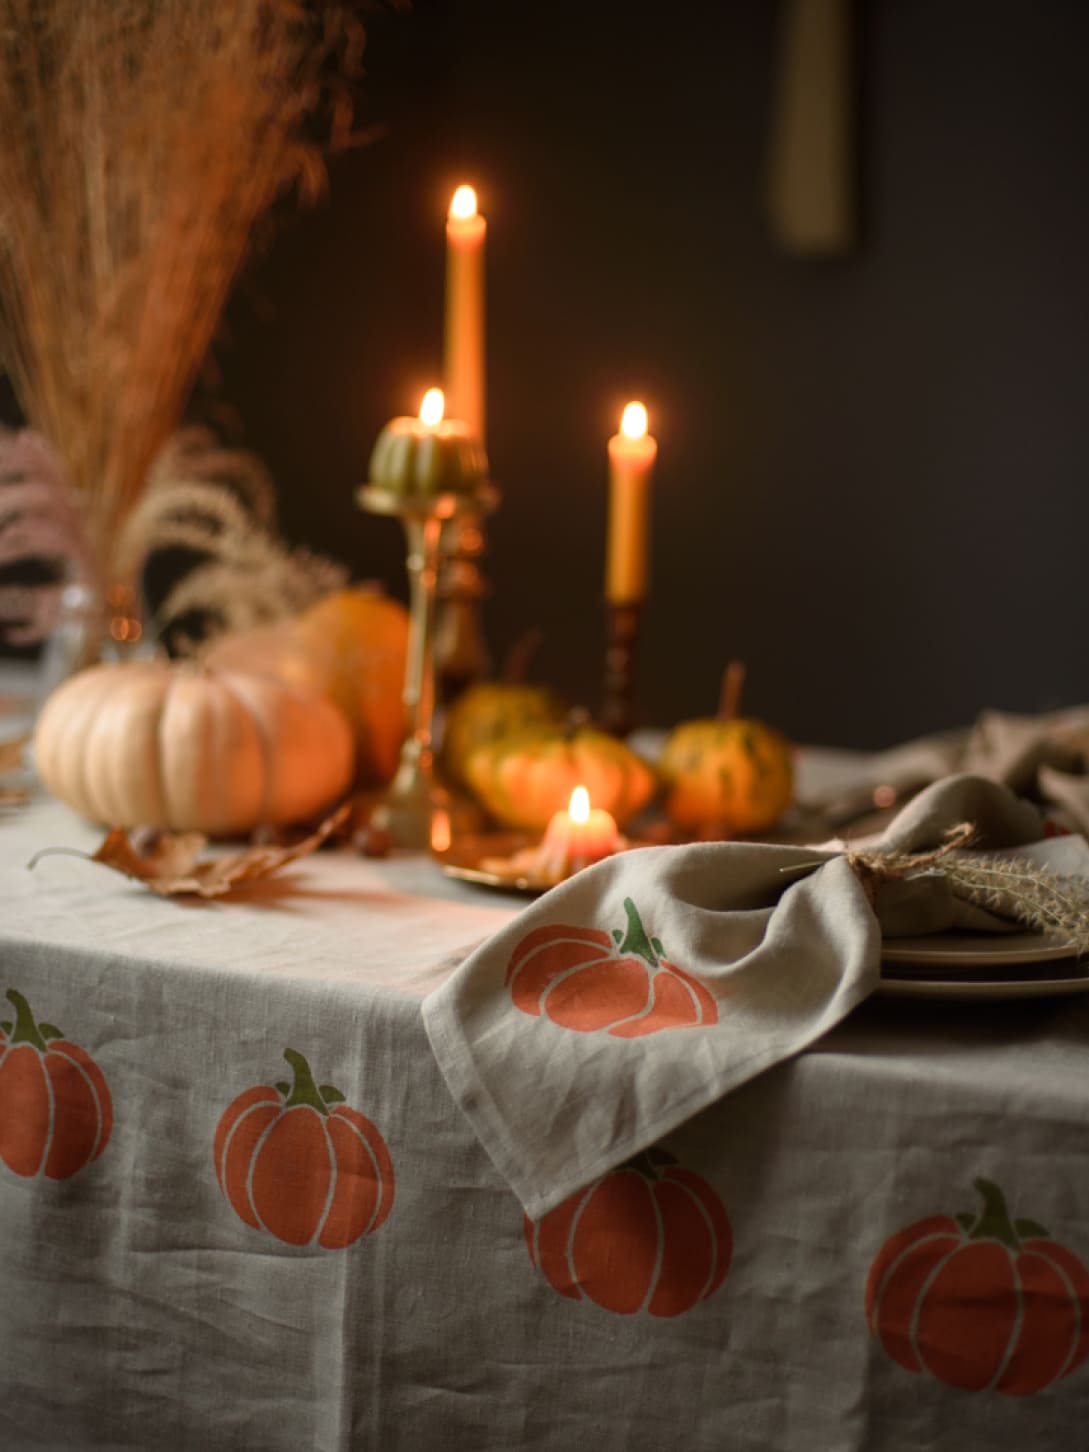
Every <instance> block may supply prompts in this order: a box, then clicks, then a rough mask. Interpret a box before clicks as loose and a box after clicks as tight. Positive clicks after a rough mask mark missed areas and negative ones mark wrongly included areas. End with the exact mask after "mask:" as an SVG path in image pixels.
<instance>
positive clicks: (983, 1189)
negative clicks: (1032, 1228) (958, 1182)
mask: <svg viewBox="0 0 1089 1452" xmlns="http://www.w3.org/2000/svg"><path fill="white" fill-rule="evenodd" d="M974 1184H975V1188H976V1189H977V1190H978V1192H979V1194H980V1195H981V1196H982V1198H983V1209H982V1210H981V1211H980V1214H979V1219H978V1220H977V1221H976V1222H975V1224H974V1225H973V1226H972V1228H971V1230H969V1232H968V1239H969V1240H997V1241H998V1242H999V1244H1000V1245H1004V1246H1005V1247H1006V1249H1007V1250H1013V1251H1018V1250H1020V1249H1021V1239H1020V1236H1019V1235H1018V1234H1017V1231H1016V1230H1014V1228H1013V1221H1012V1220H1011V1219H1010V1212H1009V1210H1008V1209H1007V1208H1006V1197H1005V1196H1004V1195H1003V1193H1002V1191H1001V1190H1000V1189H999V1188H998V1186H997V1185H996V1184H994V1183H993V1181H991V1180H976V1181H974Z"/></svg>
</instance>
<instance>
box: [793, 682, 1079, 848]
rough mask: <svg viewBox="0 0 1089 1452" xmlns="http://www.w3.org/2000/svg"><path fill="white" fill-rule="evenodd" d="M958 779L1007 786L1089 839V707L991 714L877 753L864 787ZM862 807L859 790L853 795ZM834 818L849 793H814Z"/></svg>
mask: <svg viewBox="0 0 1089 1452" xmlns="http://www.w3.org/2000/svg"><path fill="white" fill-rule="evenodd" d="M954 774H961V775H972V776H982V777H986V778H987V779H988V780H989V781H997V782H1002V783H1003V784H1004V785H1006V786H1008V787H1009V788H1010V789H1011V790H1012V791H1014V792H1016V793H1018V794H1019V795H1020V796H1023V797H1027V798H1030V799H1031V800H1032V801H1034V802H1037V803H1039V804H1040V805H1042V806H1043V807H1044V808H1045V809H1047V810H1048V811H1049V812H1050V813H1051V815H1052V816H1054V817H1055V819H1056V820H1058V821H1059V822H1061V823H1062V824H1063V825H1065V826H1067V827H1069V828H1072V829H1073V830H1075V831H1077V832H1081V833H1083V834H1085V835H1089V706H1072V707H1069V708H1067V709H1065V710H1062V711H1054V712H1049V713H1046V714H1043V715H1038V716H1026V715H1018V714H1015V713H1013V712H1009V711H993V710H992V711H984V712H982V713H981V715H980V716H979V717H977V719H976V721H975V724H974V725H973V726H971V727H969V728H967V729H965V730H958V731H947V732H940V733H936V734H934V735H931V736H922V737H918V738H917V739H915V740H914V741H907V742H903V743H902V744H900V745H899V746H894V747H891V748H890V749H889V750H887V751H882V752H876V753H875V754H874V755H873V756H872V757H871V758H870V760H869V762H868V763H867V766H866V769H865V772H864V773H863V774H862V777H861V779H860V781H859V784H858V786H859V788H862V789H864V790H865V793H866V794H872V791H873V789H874V788H876V787H884V788H886V789H887V790H888V791H889V792H890V794H892V793H896V792H898V791H899V792H900V793H901V794H902V793H903V791H904V790H905V789H906V790H914V789H917V788H918V786H919V785H920V784H921V783H924V782H935V781H940V780H941V779H943V778H945V777H948V776H952V775H954ZM847 796H848V797H849V798H850V800H851V801H852V802H854V803H858V802H860V801H862V800H863V799H864V798H863V796H861V795H860V792H859V790H852V791H851V792H849V793H848V794H847ZM806 805H807V806H808V807H809V808H812V809H826V810H828V811H829V812H830V813H831V815H832V816H833V817H836V816H838V815H839V814H840V812H841V809H842V808H843V806H844V805H845V803H844V800H843V793H842V790H841V789H837V790H836V791H834V792H831V793H828V794H826V795H824V796H821V795H819V794H817V795H811V796H810V799H809V801H808V803H807V804H806Z"/></svg>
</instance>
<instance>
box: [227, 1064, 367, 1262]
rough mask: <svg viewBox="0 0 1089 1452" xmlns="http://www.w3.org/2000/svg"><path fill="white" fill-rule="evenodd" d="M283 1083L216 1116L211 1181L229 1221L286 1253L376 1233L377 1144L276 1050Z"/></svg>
mask: <svg viewBox="0 0 1089 1452" xmlns="http://www.w3.org/2000/svg"><path fill="white" fill-rule="evenodd" d="M284 1058H285V1059H286V1060H287V1061H288V1063H289V1064H290V1065H291V1068H292V1071H293V1074H294V1082H293V1084H290V1085H289V1084H286V1083H285V1084H281V1085H277V1086H273V1085H264V1084H262V1085H256V1086H254V1088H252V1089H247V1090H245V1091H244V1092H243V1093H241V1094H240V1095H238V1097H237V1098H236V1099H234V1100H233V1101H232V1102H231V1103H230V1104H229V1105H228V1106H227V1108H226V1110H224V1112H223V1115H222V1117H221V1119H220V1121H219V1125H218V1127H217V1129H216V1134H215V1143H214V1146H213V1152H214V1157H215V1168H216V1178H217V1179H218V1181H219V1186H220V1189H221V1190H222V1191H223V1193H224V1195H225V1196H226V1197H227V1199H228V1200H229V1201H230V1203H231V1206H232V1208H233V1209H234V1211H235V1213H236V1214H237V1215H238V1216H239V1218H240V1219H241V1220H243V1221H245V1223H246V1224H247V1225H249V1226H252V1227H253V1228H254V1229H255V1230H266V1231H268V1232H269V1234H271V1235H274V1236H275V1237H276V1238H277V1239H278V1240H282V1241H284V1242H285V1243H286V1244H288V1245H318V1246H321V1248H322V1249H323V1250H342V1249H343V1248H344V1247H345V1246H347V1245H351V1244H352V1242H353V1241H356V1240H358V1239H359V1238H360V1236H362V1235H370V1234H372V1233H373V1232H374V1231H375V1230H377V1229H379V1227H380V1226H381V1225H383V1224H384V1223H385V1221H386V1219H387V1218H388V1216H389V1213H390V1210H391V1209H392V1207H393V1196H394V1172H393V1161H392V1160H391V1159H390V1154H389V1150H388V1148H387V1146H386V1142H385V1140H384V1139H383V1137H382V1135H381V1134H380V1133H379V1131H378V1130H377V1128H376V1127H375V1126H374V1125H373V1124H372V1123H371V1121H370V1120H369V1119H367V1117H366V1116H365V1115H363V1114H361V1113H360V1112H359V1110H357V1109H352V1108H350V1107H349V1106H348V1105H347V1104H344V1103H342V1102H341V1101H342V1100H343V1095H342V1094H340V1092H339V1090H336V1089H334V1088H333V1087H332V1086H331V1085H327V1084H326V1085H322V1086H321V1087H320V1088H319V1087H318V1085H317V1084H315V1082H314V1078H313V1075H312V1073H311V1070H310V1065H309V1064H308V1063H307V1061H306V1059H305V1058H303V1056H302V1054H300V1053H298V1052H297V1051H296V1050H294V1049H286V1050H285V1051H284Z"/></svg>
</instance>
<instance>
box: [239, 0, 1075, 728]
mask: <svg viewBox="0 0 1089 1452" xmlns="http://www.w3.org/2000/svg"><path fill="white" fill-rule="evenodd" d="M777 11H778V6H777V5H776V4H774V3H771V0H705V3H690V4H687V5H654V4H633V3H631V0H592V3H587V0H549V3H542V0H537V3H529V0H517V3H513V0H416V4H415V5H414V6H413V7H412V8H411V9H409V10H403V11H400V12H388V13H385V14H383V15H381V16H377V17H375V19H374V20H373V21H372V22H371V25H370V43H369V47H368V55H367V60H368V79H367V85H366V91H365V97H364V108H363V115H364V119H365V120H368V121H379V122H382V123H384V125H385V131H384V134H383V136H382V137H381V138H380V139H377V140H375V141H374V142H372V143H371V144H370V145H369V146H368V147H366V148H364V149H362V150H360V151H358V152H355V153H353V154H351V155H349V156H346V157H344V158H342V159H340V160H339V161H338V162H337V163H336V164H335V165H334V168H333V171H332V177H331V190H330V194H329V198H328V200H327V202H326V203H325V204H324V205H323V206H322V207H320V208H319V209H318V210H317V211H315V212H313V213H311V214H308V215H306V216H300V217H297V218H295V219H293V220H292V221H291V223H290V225H289V226H288V227H287V228H286V229H285V230H284V231H283V232H282V233H281V234H280V235H279V237H278V238H277V240H276V242H275V245H274V246H273V248H272V249H271V251H270V252H269V253H268V254H267V255H266V256H265V257H264V258H263V260H262V261H261V262H260V264H259V265H257V266H256V267H255V268H253V269H252V270H251V273H250V275H249V277H248V278H247V280H246V284H245V286H244V287H242V288H240V290H239V293H238V295H237V297H236V298H235V300H234V302H233V304H232V306H231V309H230V313H229V319H228V322H229V342H228V343H227V345H226V346H225V347H224V348H223V350H222V351H221V356H220V361H221V365H222V374H223V377H222V394H223V397H224V399H225V401H226V402H227V403H228V404H230V405H231V407H232V408H233V410H234V412H235V416H236V421H237V426H238V428H239V431H240V436H241V437H242V438H243V439H244V440H245V441H246V442H247V443H248V444H249V445H251V446H252V447H254V448H255V449H257V450H258V451H259V452H260V453H261V454H262V455H263V456H264V457H265V458H266V460H267V461H268V463H269V464H270V466H271V467H272V469H273V471H274V473H275V475H276V478H277V480H278V483H279V487H280V491H281V518H282V524H283V526H284V530H285V532H286V533H287V535H288V536H289V537H290V538H292V539H293V540H296V541H299V542H305V543H308V544H309V545H311V546H312V547H314V548H315V549H317V550H319V551H322V552H324V553H328V554H331V555H334V556H335V557H337V558H340V559H342V560H344V561H345V562H346V563H348V564H349V565H350V566H351V568H352V570H353V572H354V574H355V575H357V576H358V577H360V578H365V577H368V576H377V577H379V578H382V579H384V580H385V581H386V583H387V584H388V586H389V587H390V588H391V589H392V590H394V591H395V592H396V593H401V594H403V593H404V588H405V587H404V579H403V550H402V547H401V541H400V537H399V535H398V532H397V527H396V526H395V525H393V524H392V523H390V522H387V521H379V520H374V519H372V518H370V517H369V516H365V515H361V514H360V513H359V512H358V511H357V510H356V509H355V507H354V505H353V502H352V496H353V489H354V487H355V485H356V484H357V483H358V482H359V481H360V480H361V478H362V477H363V475H364V473H365V467H366V461H367V458H368V455H369V452H370V448H371V444H372V442H373V440H374V437H375V435H376V434H377V432H378V430H379V428H380V427H381V425H382V424H383V422H384V421H385V420H386V419H387V418H389V417H390V416H391V415H393V414H397V413H403V412H411V411H414V409H415V406H416V403H417V400H418V398H419V395H420V393H421V392H422V391H423V388H424V387H425V386H427V385H428V384H429V383H430V382H432V381H436V380H437V379H438V377H439V371H440V360H441V323H442V272H443V216H444V210H445V206H446V203H447V201H448V198H449V195H450V192H451V190H452V188H453V186H454V184H455V183H456V182H458V181H461V180H466V179H468V180H472V181H473V182H475V184H476V185H477V187H478V190H479V192H480V196H481V206H482V210H483V211H484V212H485V213H486V215H487V217H488V222H489V256H488V285H489V304H490V311H489V319H488V344H489V408H490V421H489V444H490V451H491V456H492V463H493V471H494V473H495V476H496V478H497V479H498V480H499V481H501V483H502V484H503V486H504V488H505V498H504V502H503V506H502V509H501V512H500V513H499V515H498V516H497V517H496V518H495V520H494V523H493V525H492V527H491V528H490V531H489V550H490V552H489V555H488V558H487V562H486V565H487V572H488V575H489V577H490V580H491V582H492V586H493V593H492V596H491V599H490V600H489V601H488V604H487V608H486V626H487V632H488V636H489V640H490V643H491V646H492V648H493V652H494V654H495V655H496V657H497V658H502V656H503V654H504V652H505V650H506V649H507V648H508V647H509V646H510V644H511V643H512V642H513V641H514V640H515V639H516V638H517V637H519V636H520V635H521V634H522V633H523V632H524V631H525V630H527V629H528V628H530V627H532V626H540V627H542V628H543V630H544V632H545V638H544V645H543V647H542V649H541V652H540V655H539V658H538V673H539V674H540V675H542V676H544V677H546V678H548V679H550V680H552V681H553V682H554V683H555V684H556V685H558V686H560V687H562V688H564V689H565V690H566V691H567V692H568V693H569V694H570V695H572V696H573V697H575V698H576V699H581V700H583V701H584V702H586V703H587V704H588V705H591V706H593V705H594V704H596V702H597V699H598V684H599V679H600V656H601V587H602V577H603V559H604V536H605V480H606V458H605V441H606V438H607V437H608V435H609V434H610V433H611V432H613V431H614V430H615V427H616V422H617V418H618V414H619V409H620V406H621V405H622V403H623V402H624V401H625V399H626V398H628V397H634V396H638V397H643V398H645V400H646V402H647V403H648V406H649V408H650V411H651V420H652V429H653V432H654V433H655V434H656V435H657V437H658V439H659V444H660V454H659V468H658V472H657V477H656V493H655V499H654V525H653V528H654V562H653V593H652V597H651V600H650V602H649V604H648V609H647V612H646V621H645V631H644V649H643V654H642V659H641V682H640V689H641V701H642V713H643V716H644V719H645V720H646V721H647V722H648V723H650V724H661V725H664V724H668V723H669V722H671V721H674V720H677V719H679V718H681V717H684V716H689V715H693V714H705V713H707V712H709V711H710V710H711V709H712V708H713V706H714V702H715V697H716V692H717V684H718V678H719V675H720V672H721V669H722V667H723V664H724V663H725V661H726V660H727V659H728V658H730V657H738V658H741V659H743V660H745V661H746V662H747V664H748V668H749V683H748V687H747V706H748V708H749V709H750V710H751V711H752V712H754V713H757V714H760V715H763V716H765V717H766V718H768V719H770V720H773V721H775V722H776V723H777V724H779V725H780V726H781V727H783V728H784V729H785V730H786V731H788V732H789V733H791V734H792V735H793V736H794V737H796V738H798V739H805V740H810V741H817V742H830V743H840V744H845V745H861V746H877V745H882V744H886V743H889V742H892V741H895V740H898V739H901V738H903V737H906V736H909V735H912V734H914V733H916V732H920V731H924V730H928V729H932V728H940V727H945V726H951V725H956V724H961V723H963V722H966V721H969V720H970V719H972V717H973V716H974V715H975V714H976V713H977V712H978V711H979V710H980V709H981V708H983V707H986V706H999V707H1005V708H1009V709H1017V710H1026V711H1034V710H1038V709H1043V708H1047V707H1051V706H1055V705H1060V704H1066V703H1072V702H1076V701H1081V700H1085V699H1089V651H1087V650H1086V648H1085V647H1084V646H1083V643H1082V642H1083V638H1084V636H1085V634H1086V628H1087V626H1089V599H1087V590H1086V582H1085V569H1084V561H1085V557H1086V553H1087V547H1089V467H1087V466H1089V425H1087V422H1086V407H1085V404H1086V397H1085V395H1086V384H1087V381H1089V267H1087V261H1086V259H1087V258H1089V204H1087V194H1086V172H1085V158H1086V140H1087V127H1086V123H1087V120H1089V101H1087V99H1086V96H1087V90H1086V87H1085V84H1084V66H1085V58H1086V56H1087V55H1089V6H1087V5H1086V4H1084V3H1083V0H869V3H863V4H861V5H860V6H859V35H860V56H859V68H860V74H861V79H862V115H861V128H862V130H861V149H862V156H861V161H862V177H863V185H864V201H865V218H866V229H865V236H864V239H863V244H862V246H861V248H860V250H859V251H858V252H857V254H856V255H855V256H854V257H852V258H850V259H847V260H843V261H836V262H812V261H809V262H807V261H799V260H797V259H795V258H791V257H787V256H785V255H784V254H782V253H781V252H778V251H777V250H776V249H775V248H774V246H773V245H772V243H771V241H770V239H769V234H768V229H767V226H766V221H765V217H764V214H763V205H762V188H763V182H764V165H765V156H766V147H767V138H768V123H769V116H770V108H771V95H772V77H773V56H774V40H775V27H776V20H777Z"/></svg>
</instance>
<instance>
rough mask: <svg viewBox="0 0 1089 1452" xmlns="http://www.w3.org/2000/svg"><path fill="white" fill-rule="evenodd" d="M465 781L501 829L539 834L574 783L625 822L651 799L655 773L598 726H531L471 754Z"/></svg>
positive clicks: (564, 804) (562, 806)
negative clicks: (520, 828) (500, 825)
mask: <svg viewBox="0 0 1089 1452" xmlns="http://www.w3.org/2000/svg"><path fill="white" fill-rule="evenodd" d="M465 778H466V780H467V781H468V784H469V786H470V787H471V788H472V790H473V792H474V793H475V794H476V796H477V797H478V798H479V799H480V801H481V802H482V803H483V805H484V806H485V807H487V809H488V811H489V812H491V814H492V816H494V817H495V818H496V819H497V820H498V821H500V822H502V823H503V824H504V826H507V827H522V828H525V829H526V830H527V831H543V830H544V828H545V827H547V826H548V823H549V821H550V819H551V817H552V814H553V813H554V812H559V811H562V810H564V809H565V808H566V807H567V805H568V803H569V802H570V800H571V793H572V792H573V791H574V789H575V788H576V787H577V786H584V787H585V788H586V790H587V791H588V792H589V794H590V801H591V803H592V805H593V806H595V807H603V808H604V809H605V811H607V812H611V813H612V815H613V816H614V817H615V818H616V820H617V822H618V823H619V824H620V825H621V826H623V825H624V823H625V822H628V821H630V820H631V818H632V817H634V816H635V815H636V814H637V813H639V812H640V811H642V809H643V808H644V807H645V806H646V805H647V803H648V802H649V801H650V799H651V797H652V796H653V795H654V790H655V785H656V782H655V776H654V772H653V770H652V769H651V768H650V766H648V765H647V763H646V762H645V761H644V760H643V759H642V757H640V756H637V755H636V753H635V752H634V751H632V750H631V748H630V747H628V746H625V744H624V743H623V742H622V741H618V740H617V739H616V738H615V737H612V736H607V735H606V734H605V733H604V732H603V731H595V730H592V729H590V728H583V729H581V730H578V731H573V732H572V731H564V730H562V729H560V728H558V727H556V726H529V727H526V728H524V729H523V730H520V731H517V732H515V733H514V734H513V735H511V736H504V737H501V738H499V739H497V740H495V741H491V742H489V743H488V744H487V745H484V746H479V747H477V748H476V750H475V751H472V752H471V753H470V754H469V757H468V760H467V761H466V763H465Z"/></svg>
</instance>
